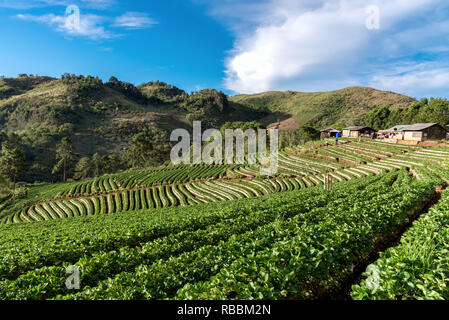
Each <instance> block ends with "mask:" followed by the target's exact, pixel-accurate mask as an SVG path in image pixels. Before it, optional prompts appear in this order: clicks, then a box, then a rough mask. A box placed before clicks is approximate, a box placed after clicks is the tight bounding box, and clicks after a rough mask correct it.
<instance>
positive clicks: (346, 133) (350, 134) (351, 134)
mask: <svg viewBox="0 0 449 320" xmlns="http://www.w3.org/2000/svg"><path fill="white" fill-rule="evenodd" d="M375 133H376V130H374V129H373V128H370V127H366V126H356V127H349V128H345V129H343V137H344V138H359V137H370V136H371V134H375Z"/></svg>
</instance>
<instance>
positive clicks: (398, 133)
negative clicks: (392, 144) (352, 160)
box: [378, 124, 408, 140]
mask: <svg viewBox="0 0 449 320" xmlns="http://www.w3.org/2000/svg"><path fill="white" fill-rule="evenodd" d="M406 127H408V125H404V124H400V125H396V126H394V127H393V128H390V129H387V130H379V132H378V134H379V137H382V138H389V139H396V140H403V139H404V129H405V128H406Z"/></svg>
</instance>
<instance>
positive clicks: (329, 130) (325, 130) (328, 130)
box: [321, 128, 340, 133]
mask: <svg viewBox="0 0 449 320" xmlns="http://www.w3.org/2000/svg"><path fill="white" fill-rule="evenodd" d="M321 132H335V133H336V132H340V130H337V129H334V128H327V129H323V130H321Z"/></svg>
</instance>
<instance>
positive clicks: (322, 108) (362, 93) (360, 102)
mask: <svg viewBox="0 0 449 320" xmlns="http://www.w3.org/2000/svg"><path fill="white" fill-rule="evenodd" d="M231 101H234V102H238V103H241V104H244V105H248V106H251V107H253V108H255V109H257V110H264V111H267V112H269V113H270V116H268V117H266V118H264V119H263V122H264V124H269V123H273V122H276V121H277V120H278V119H279V120H285V119H288V118H290V117H293V118H294V119H295V120H296V122H297V123H298V124H299V125H300V126H301V125H305V124H310V125H313V126H315V127H316V128H317V129H319V128H322V127H327V126H340V127H345V126H349V125H361V124H363V122H364V117H365V115H366V114H368V113H369V112H370V111H371V110H372V109H373V108H375V107H378V106H385V105H388V106H390V108H398V107H408V106H409V105H410V104H411V103H413V102H416V100H415V99H413V98H410V97H407V96H404V95H400V94H396V93H393V92H388V91H380V90H376V89H372V88H365V87H350V88H345V89H341V90H337V91H331V92H314V93H304V92H293V91H287V92H264V93H259V94H254V95H237V96H234V97H232V98H231Z"/></svg>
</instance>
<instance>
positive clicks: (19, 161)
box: [0, 141, 26, 190]
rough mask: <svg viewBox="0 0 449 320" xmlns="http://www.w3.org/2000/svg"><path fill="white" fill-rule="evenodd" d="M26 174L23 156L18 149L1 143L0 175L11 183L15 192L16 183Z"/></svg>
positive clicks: (7, 143) (6, 143)
mask: <svg viewBox="0 0 449 320" xmlns="http://www.w3.org/2000/svg"><path fill="white" fill-rule="evenodd" d="M25 172H26V158H25V154H24V153H23V151H22V150H20V149H19V148H15V147H14V146H13V145H12V144H10V143H9V142H8V141H5V142H3V143H2V153H1V157H0V174H1V175H2V176H3V177H4V178H6V179H8V180H10V181H11V182H12V183H13V190H16V182H17V180H19V179H20V178H21V176H22V175H23V174H24V173H25Z"/></svg>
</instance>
